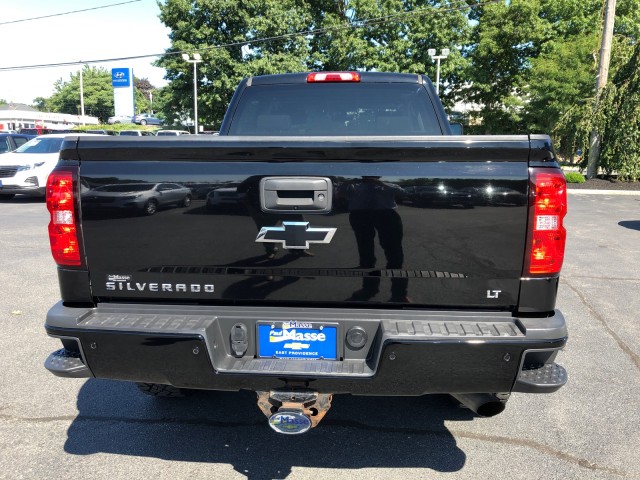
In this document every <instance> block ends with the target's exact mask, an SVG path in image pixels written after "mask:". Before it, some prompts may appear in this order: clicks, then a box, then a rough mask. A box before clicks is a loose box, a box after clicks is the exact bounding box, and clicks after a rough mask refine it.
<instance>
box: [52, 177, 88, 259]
mask: <svg viewBox="0 0 640 480" xmlns="http://www.w3.org/2000/svg"><path fill="white" fill-rule="evenodd" d="M76 176H77V169H75V168H74V167H63V168H56V169H55V170H54V171H53V172H51V175H49V178H48V179H47V209H48V210H49V212H50V213H51V220H50V221H49V242H50V243H51V253H52V255H53V259H54V260H55V261H56V263H57V264H58V265H61V266H74V267H79V266H81V265H82V256H81V254H80V243H79V242H78V234H77V227H76V212H75V198H74V179H75V178H76Z"/></svg>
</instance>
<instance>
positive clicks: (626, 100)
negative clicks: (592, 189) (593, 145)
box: [598, 43, 640, 182]
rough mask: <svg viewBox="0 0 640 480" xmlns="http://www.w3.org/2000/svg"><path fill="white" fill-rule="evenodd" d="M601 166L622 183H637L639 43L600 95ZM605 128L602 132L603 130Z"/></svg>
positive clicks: (639, 171)
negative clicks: (613, 172)
mask: <svg viewBox="0 0 640 480" xmlns="http://www.w3.org/2000/svg"><path fill="white" fill-rule="evenodd" d="M600 110H601V117H602V118H601V119H598V120H600V124H599V126H600V127H601V128H600V129H599V131H600V132H603V135H602V152H601V155H600V162H601V166H602V168H604V169H605V170H607V171H615V172H617V174H618V178H619V179H621V180H629V181H632V182H635V181H637V180H639V179H640V43H638V44H636V46H635V49H634V52H633V55H632V57H631V58H630V59H629V61H628V62H627V64H626V65H624V66H623V67H622V68H620V70H619V71H618V73H617V75H616V76H615V78H614V81H613V82H612V83H611V84H610V85H609V86H608V87H607V89H606V90H605V91H604V92H603V96H602V106H601V108H600ZM602 127H604V128H602Z"/></svg>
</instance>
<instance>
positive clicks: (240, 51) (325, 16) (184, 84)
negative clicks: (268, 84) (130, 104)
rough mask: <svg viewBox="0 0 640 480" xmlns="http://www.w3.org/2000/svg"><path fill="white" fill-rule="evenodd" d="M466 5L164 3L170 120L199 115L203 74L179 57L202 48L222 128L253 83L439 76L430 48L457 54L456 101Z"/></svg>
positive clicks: (209, 95)
mask: <svg viewBox="0 0 640 480" xmlns="http://www.w3.org/2000/svg"><path fill="white" fill-rule="evenodd" d="M460 5H461V4H460V2H450V1H445V2H436V1H433V0H415V1H413V2H407V1H402V0H353V1H347V0H337V1H336V0H318V1H313V2H311V1H307V0H282V1H276V0H267V1H264V0H248V1H245V2H242V3H238V2H235V1H231V0H167V1H166V2H165V3H164V4H160V10H161V14H160V19H161V20H162V21H163V22H164V23H165V24H166V25H167V26H168V27H169V28H170V29H171V34H170V38H171V41H172V46H171V48H170V49H169V50H168V51H167V52H166V54H165V55H164V56H162V57H161V58H160V59H159V60H158V62H157V65H158V66H161V67H164V68H166V70H167V79H168V80H169V82H170V83H169V85H168V86H167V87H166V89H167V93H168V95H167V96H168V101H167V103H166V105H165V113H166V114H167V118H173V117H177V116H184V115H185V112H190V111H191V109H192V105H193V86H192V85H193V76H192V75H193V73H192V72H193V70H192V68H191V65H189V64H188V63H186V62H184V61H183V60H182V58H181V56H180V55H179V53H180V52H189V53H191V52H196V51H197V52H199V53H200V55H201V56H202V59H203V62H202V63H201V64H199V66H198V76H199V79H198V97H199V98H198V111H199V116H200V117H201V120H202V123H208V124H210V125H213V126H218V125H219V124H220V121H221V119H222V116H223V115H224V112H225V109H226V106H227V105H228V103H229V101H230V100H231V95H232V94H233V91H234V90H235V87H236V86H237V84H238V82H239V81H240V80H241V79H242V78H243V77H246V76H252V75H261V74H270V73H285V72H299V71H307V70H352V69H358V70H374V69H375V70H387V71H402V72H419V73H424V72H431V73H433V74H435V65H434V63H433V62H432V61H431V59H430V58H429V56H428V55H427V49H428V48H445V47H447V48H450V49H451V50H452V55H451V56H450V58H449V59H447V61H446V62H445V63H444V64H443V68H442V79H443V83H444V84H445V85H449V88H447V89H446V90H447V93H446V94H445V95H444V97H445V101H446V102H447V103H448V104H452V103H453V100H454V97H455V95H456V93H457V90H456V89H455V88H454V86H456V85H459V84H460V80H459V78H460V76H461V74H462V72H463V71H464V66H465V62H466V60H465V59H464V58H463V55H462V52H461V50H459V49H456V46H457V45H464V44H465V43H466V36H467V35H468V32H469V24H468V21H467V18H466V13H467V12H466V10H467V8H466V6H465V7H464V8H463V9H461V8H460ZM463 5H464V4H463ZM185 18H188V19H189V21H188V22H185V20H184V19H185ZM372 19H373V20H372ZM300 32H309V33H300ZM261 39H269V40H267V41H263V40H261ZM432 76H433V77H435V75H432Z"/></svg>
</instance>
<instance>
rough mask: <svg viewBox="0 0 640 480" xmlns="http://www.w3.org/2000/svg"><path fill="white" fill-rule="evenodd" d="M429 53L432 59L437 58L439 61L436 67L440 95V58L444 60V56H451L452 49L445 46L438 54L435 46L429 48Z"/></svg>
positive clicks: (437, 86)
mask: <svg viewBox="0 0 640 480" xmlns="http://www.w3.org/2000/svg"><path fill="white" fill-rule="evenodd" d="M427 53H428V54H429V56H430V57H431V60H436V61H437V67H436V93H437V94H438V95H440V60H442V59H443V58H447V57H448V56H449V53H450V51H449V49H448V48H443V49H442V51H441V52H440V55H436V49H435V48H430V49H429V50H427Z"/></svg>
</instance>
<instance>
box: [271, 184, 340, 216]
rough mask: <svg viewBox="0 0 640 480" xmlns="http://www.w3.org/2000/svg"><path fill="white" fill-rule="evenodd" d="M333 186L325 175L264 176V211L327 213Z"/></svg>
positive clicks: (329, 208)
mask: <svg viewBox="0 0 640 480" xmlns="http://www.w3.org/2000/svg"><path fill="white" fill-rule="evenodd" d="M332 193H333V187H332V184H331V180H330V179H329V178H326V177H265V178H263V179H262V180H260V206H261V208H262V210H263V211H264V212H295V213H328V212H330V211H331V199H332Z"/></svg>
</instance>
